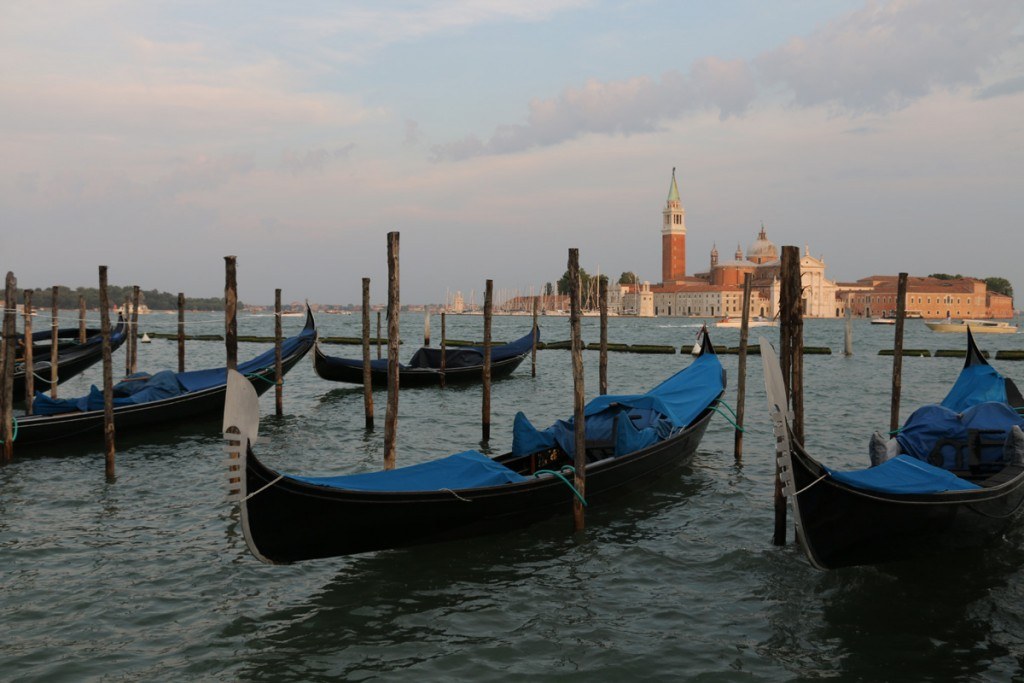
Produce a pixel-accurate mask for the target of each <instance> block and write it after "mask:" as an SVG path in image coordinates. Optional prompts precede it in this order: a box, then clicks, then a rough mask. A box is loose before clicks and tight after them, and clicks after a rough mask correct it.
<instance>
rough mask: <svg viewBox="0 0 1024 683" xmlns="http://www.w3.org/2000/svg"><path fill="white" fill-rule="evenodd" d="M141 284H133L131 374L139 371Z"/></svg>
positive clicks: (130, 338) (130, 339)
mask: <svg viewBox="0 0 1024 683" xmlns="http://www.w3.org/2000/svg"><path fill="white" fill-rule="evenodd" d="M139 304H140V296H139V286H138V285H133V286H132V336H131V337H129V341H130V342H131V343H132V367H131V374H133V375H134V374H135V373H136V372H138V371H139Z"/></svg>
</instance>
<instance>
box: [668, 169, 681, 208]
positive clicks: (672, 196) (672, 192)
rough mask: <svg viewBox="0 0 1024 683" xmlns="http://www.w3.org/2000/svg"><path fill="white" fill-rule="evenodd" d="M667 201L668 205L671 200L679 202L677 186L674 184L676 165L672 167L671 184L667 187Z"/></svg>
mask: <svg viewBox="0 0 1024 683" xmlns="http://www.w3.org/2000/svg"><path fill="white" fill-rule="evenodd" d="M668 202H669V205H671V204H672V202H677V203H678V202H679V186H678V185H676V167H675V166H673V167H672V184H671V185H669V188H668Z"/></svg>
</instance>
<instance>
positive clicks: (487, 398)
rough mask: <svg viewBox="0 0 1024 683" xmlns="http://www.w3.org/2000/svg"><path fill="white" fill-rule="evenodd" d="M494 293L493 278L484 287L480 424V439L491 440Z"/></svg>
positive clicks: (485, 441)
mask: <svg viewBox="0 0 1024 683" xmlns="http://www.w3.org/2000/svg"><path fill="white" fill-rule="evenodd" d="M493 293H494V280H488V281H487V284H486V287H485V289H484V368H483V391H484V395H483V405H482V406H481V411H480V413H481V416H480V424H481V430H482V434H483V437H482V440H483V442H484V443H487V442H488V441H490V440H491V314H492V313H493V304H492V301H491V298H492V295H493Z"/></svg>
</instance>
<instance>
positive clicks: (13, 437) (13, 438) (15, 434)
mask: <svg viewBox="0 0 1024 683" xmlns="http://www.w3.org/2000/svg"><path fill="white" fill-rule="evenodd" d="M11 422H12V423H14V432H13V433H12V434H11V443H14V442H15V441H17V440H18V417H17V415H11ZM3 442H4V440H3V439H0V443H3Z"/></svg>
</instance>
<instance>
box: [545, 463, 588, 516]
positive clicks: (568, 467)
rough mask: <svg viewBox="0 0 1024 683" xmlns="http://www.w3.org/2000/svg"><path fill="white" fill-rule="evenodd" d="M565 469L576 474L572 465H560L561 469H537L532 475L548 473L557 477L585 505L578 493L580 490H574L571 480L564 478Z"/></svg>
mask: <svg viewBox="0 0 1024 683" xmlns="http://www.w3.org/2000/svg"><path fill="white" fill-rule="evenodd" d="M566 471H568V472H569V473H571V474H573V475H575V474H576V468H575V467H573V466H572V465H562V469H561V470H560V471H557V472H556V471H555V470H537V471H536V472H534V473H533V476H534V477H539V476H540V475H542V474H550V475H552V476H554V477H556V478H558V479H559V480H561V482H562V483H563V484H565V485H566V486H568V487H569V490H570V491H572V494H573V495H574V496H576V498H577V499H578V500H579V501H580V503H582V504H583V507H587V500H586V499H585V498H584V497H583V496H582V495H580V492H579V491H577V490H576V487H575V486H573V484H572V482H571V481H569V480H568V479H566V478H565V474H564V473H565V472H566Z"/></svg>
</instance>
